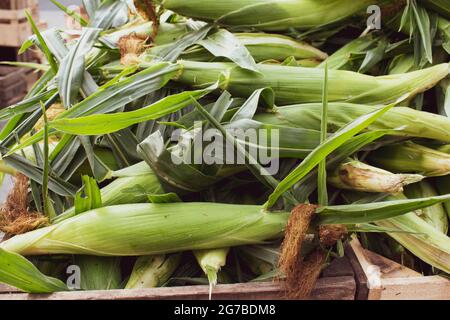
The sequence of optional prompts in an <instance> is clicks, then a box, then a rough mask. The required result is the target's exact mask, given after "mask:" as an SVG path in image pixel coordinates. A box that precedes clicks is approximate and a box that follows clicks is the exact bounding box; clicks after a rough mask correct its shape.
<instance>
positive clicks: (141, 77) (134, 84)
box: [8, 62, 179, 154]
mask: <svg viewBox="0 0 450 320" xmlns="http://www.w3.org/2000/svg"><path fill="white" fill-rule="evenodd" d="M178 70H179V66H178V65H173V64H169V63H166V62H162V63H158V64H155V65H154V66H152V67H150V68H147V69H145V70H143V71H141V72H139V73H137V74H135V75H133V76H131V77H128V78H126V79H124V80H122V81H120V82H118V83H116V84H114V85H111V86H108V87H107V88H103V87H100V89H99V90H98V91H96V92H95V93H94V94H92V95H90V96H89V97H87V98H86V99H84V100H83V101H81V102H79V103H78V104H76V105H74V106H73V107H72V108H70V109H69V110H67V111H65V112H63V113H62V114H60V115H59V116H58V117H57V119H62V118H76V117H80V116H87V115H90V114H94V113H108V112H111V111H114V110H117V109H118V108H121V107H123V106H125V105H126V104H127V103H129V102H132V101H134V100H136V99H138V98H140V97H142V96H145V95H147V94H149V93H151V92H154V91H155V90H158V89H160V88H161V87H163V86H164V85H166V84H167V82H168V81H169V80H170V79H171V78H172V77H173V76H174V75H175V74H176V73H177V71H178ZM55 133H56V131H55V130H54V129H50V130H49V135H51V134H53V135H54V134H55ZM42 137H43V135H42V131H39V132H37V133H36V134H35V135H33V136H31V137H29V138H27V139H24V140H23V141H22V143H20V144H18V145H17V146H15V147H14V148H13V149H11V151H10V152H9V153H8V154H11V153H14V152H17V151H19V150H21V149H23V148H25V147H27V146H30V145H32V144H34V143H37V142H39V141H41V140H42Z"/></svg>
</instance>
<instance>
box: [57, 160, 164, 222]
mask: <svg viewBox="0 0 450 320" xmlns="http://www.w3.org/2000/svg"><path fill="white" fill-rule="evenodd" d="M112 177H114V178H117V179H116V180H114V181H112V182H111V183H110V184H108V185H107V186H105V187H103V188H101V189H100V192H101V198H102V203H103V206H112V205H119V204H127V203H141V202H147V201H148V195H149V194H158V193H162V192H163V188H162V186H161V184H160V183H159V180H158V177H157V176H156V175H155V174H154V173H153V171H152V170H151V169H150V167H149V166H148V165H147V164H146V163H145V162H140V163H138V164H136V165H134V166H131V167H129V168H126V169H123V170H119V171H115V172H113V173H112ZM73 216H75V208H74V207H72V208H70V209H68V210H66V211H65V212H63V213H62V214H60V215H59V216H57V217H55V219H53V221H52V222H53V223H58V222H61V221H63V220H65V219H67V218H70V217H73Z"/></svg>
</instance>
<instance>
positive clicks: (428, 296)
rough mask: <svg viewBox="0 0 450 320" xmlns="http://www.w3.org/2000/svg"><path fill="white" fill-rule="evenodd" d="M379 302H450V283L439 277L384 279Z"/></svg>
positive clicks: (378, 294)
mask: <svg viewBox="0 0 450 320" xmlns="http://www.w3.org/2000/svg"><path fill="white" fill-rule="evenodd" d="M374 291H377V292H374V294H372V295H370V296H369V298H372V297H375V295H377V298H378V299H377V300H450V281H448V280H447V279H444V278H442V277H439V276H428V277H423V276H422V277H414V278H413V277H407V278H388V279H382V282H381V289H379V290H374Z"/></svg>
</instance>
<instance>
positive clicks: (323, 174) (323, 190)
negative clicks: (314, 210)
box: [317, 65, 328, 206]
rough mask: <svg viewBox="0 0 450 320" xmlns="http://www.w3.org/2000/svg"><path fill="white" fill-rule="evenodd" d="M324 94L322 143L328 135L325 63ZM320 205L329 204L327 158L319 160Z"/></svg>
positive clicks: (321, 127) (326, 66) (326, 69)
mask: <svg viewBox="0 0 450 320" xmlns="http://www.w3.org/2000/svg"><path fill="white" fill-rule="evenodd" d="M324 73H325V75H324V80H323V96H322V113H321V126H320V143H321V144H322V143H324V142H325V140H326V139H327V137H328V65H325V69H324ZM317 179H318V180H317V186H318V190H317V191H318V194H319V205H321V206H326V205H328V189H327V158H326V157H325V158H324V160H322V161H321V162H319V174H318V177H317Z"/></svg>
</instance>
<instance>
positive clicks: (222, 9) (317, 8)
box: [156, 0, 382, 31]
mask: <svg viewBox="0 0 450 320" xmlns="http://www.w3.org/2000/svg"><path fill="white" fill-rule="evenodd" d="M156 2H157V3H162V4H163V6H164V8H165V9H168V10H172V11H174V12H176V13H178V14H180V15H183V16H186V17H192V18H197V19H200V20H206V21H216V20H219V22H220V23H221V24H223V25H228V26H239V27H249V28H257V29H260V30H269V31H270V30H275V31H279V30H286V29H289V28H298V29H305V28H315V27H319V26H323V25H326V24H330V23H333V22H337V21H340V20H343V19H345V18H347V17H350V16H353V15H355V14H357V13H359V12H365V10H366V9H367V7H369V6H370V5H373V4H377V3H380V2H382V1H371V0H353V1H351V0H320V1H317V0H316V1H310V0H276V1H275V0H229V1H226V2H217V1H213V2H208V3H205V1H204V0H190V1H184V0H158V1H156Z"/></svg>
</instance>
